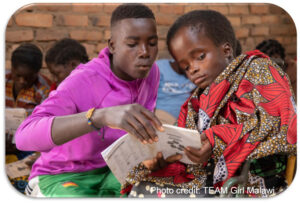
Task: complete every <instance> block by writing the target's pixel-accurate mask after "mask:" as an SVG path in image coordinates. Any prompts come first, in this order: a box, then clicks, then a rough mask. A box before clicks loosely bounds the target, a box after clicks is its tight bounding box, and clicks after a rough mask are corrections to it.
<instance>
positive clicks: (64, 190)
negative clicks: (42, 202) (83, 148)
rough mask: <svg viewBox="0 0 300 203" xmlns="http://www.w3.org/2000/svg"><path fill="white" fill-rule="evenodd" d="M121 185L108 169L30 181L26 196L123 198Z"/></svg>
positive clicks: (38, 178) (42, 177) (43, 176)
mask: <svg viewBox="0 0 300 203" xmlns="http://www.w3.org/2000/svg"><path fill="white" fill-rule="evenodd" d="M120 190H121V185H120V183H119V182H118V180H117V179H116V178H115V176H114V175H113V174H112V172H111V171H110V170H109V168H108V167H104V168H100V169H96V170H92V171H87V172H81V173H64V174H58V175H41V176H38V177H35V178H34V179H32V180H30V181H29V183H28V186H27V188H26V194H27V195H29V196H37V197H41V196H44V197H121V194H120Z"/></svg>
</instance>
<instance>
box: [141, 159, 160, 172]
mask: <svg viewBox="0 0 300 203" xmlns="http://www.w3.org/2000/svg"><path fill="white" fill-rule="evenodd" d="M142 163H143V164H144V166H145V167H146V168H148V169H149V170H153V169H154V168H155V167H156V165H157V159H156V158H153V159H150V160H145V161H143V162H142Z"/></svg>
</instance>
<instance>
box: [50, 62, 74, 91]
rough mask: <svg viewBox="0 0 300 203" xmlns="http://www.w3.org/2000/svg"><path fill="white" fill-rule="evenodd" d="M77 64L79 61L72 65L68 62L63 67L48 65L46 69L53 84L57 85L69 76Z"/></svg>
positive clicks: (60, 65)
mask: <svg viewBox="0 0 300 203" xmlns="http://www.w3.org/2000/svg"><path fill="white" fill-rule="evenodd" d="M79 63H80V62H79V61H74V64H73V62H72V63H71V62H70V63H67V64H65V65H62V64H54V63H48V64H47V67H48V69H49V71H50V73H51V74H52V75H53V79H54V82H55V83H56V84H57V85H59V84H60V83H61V82H62V81H63V80H64V79H65V78H66V77H67V76H68V75H70V73H71V72H72V71H73V70H74V68H75V67H76V66H77V65H78V64H79Z"/></svg>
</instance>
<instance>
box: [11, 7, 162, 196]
mask: <svg viewBox="0 0 300 203" xmlns="http://www.w3.org/2000/svg"><path fill="white" fill-rule="evenodd" d="M157 41H158V37H157V32H156V23H155V17H154V15H153V13H152V11H151V10H150V9H149V8H148V7H146V6H144V5H141V4H124V5H121V6H119V7H117V8H116V9H115V11H114V12H113V14H112V17H111V38H110V39H109V41H108V48H105V49H103V50H102V51H101V52H100V54H99V56H98V58H94V59H93V60H91V61H90V62H88V63H86V64H80V65H79V66H78V67H77V68H76V69H75V70H74V71H72V72H71V74H70V75H69V76H68V77H67V78H66V79H65V80H64V81H63V82H62V83H61V84H60V85H59V86H58V88H57V90H55V91H52V92H51V94H50V96H49V98H48V99H47V100H45V101H44V102H43V103H42V104H41V105H39V106H37V107H36V108H35V110H34V112H33V113H32V115H31V116H30V117H29V118H28V119H27V120H25V121H24V122H23V123H22V124H21V125H20V127H19V129H18V131H17V133H16V144H17V147H18V148H19V149H20V150H31V151H40V152H41V157H40V158H39V159H38V160H37V161H36V162H35V163H34V165H33V168H32V171H31V175H30V178H29V179H30V182H29V184H28V186H27V188H26V193H27V194H28V195H31V196H47V197H84V196H89V197H95V196H101V197H112V196H120V184H119V182H118V181H117V180H116V179H115V177H114V176H113V175H112V173H111V172H110V170H109V169H108V167H107V166H106V163H105V161H104V160H103V158H102V156H101V152H102V151H103V150H104V149H105V148H107V147H108V146H109V145H110V144H112V143H113V142H114V141H115V140H116V139H118V138H119V137H121V136H122V135H124V134H126V132H129V133H131V134H133V135H134V136H136V137H137V138H138V139H139V140H140V141H141V142H143V143H148V142H150V143H152V142H155V141H157V135H156V133H155V129H158V130H163V129H162V124H161V123H160V121H159V120H158V119H157V118H156V117H155V115H154V114H153V113H152V112H153V110H154V107H155V104H156V97H157V90H158V85H159V70H158V67H157V66H156V65H155V64H154V60H155V58H156V56H157V51H158V48H157Z"/></svg>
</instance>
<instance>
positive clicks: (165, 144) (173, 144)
mask: <svg viewBox="0 0 300 203" xmlns="http://www.w3.org/2000/svg"><path fill="white" fill-rule="evenodd" d="M163 127H164V129H165V131H164V132H160V131H157V135H158V139H159V140H158V142H154V143H153V144H142V143H141V142H140V141H139V140H138V139H137V138H136V137H134V136H133V135H130V134H126V135H124V136H122V137H121V138H119V139H118V140H116V141H115V142H114V143H113V144H111V145H110V146H109V147H108V148H106V149H105V150H104V151H103V152H102V153H101V154H102V156H103V158H104V160H105V161H106V163H107V165H108V167H109V168H110V170H111V171H112V172H113V174H114V175H115V176H116V178H117V179H118V181H119V182H120V183H121V184H123V183H124V182H125V178H126V177H127V175H128V173H129V172H130V170H132V169H133V167H135V166H136V165H138V164H139V163H140V162H142V161H145V160H148V159H152V158H154V157H155V156H156V155H157V152H162V154H163V156H164V158H167V157H168V156H171V155H174V154H182V155H183V157H182V159H181V160H180V161H181V162H183V163H187V164H192V163H193V162H191V161H190V160H189V159H188V157H187V156H186V155H185V154H184V148H185V147H187V146H191V147H195V148H200V147H201V140H200V134H199V132H198V131H197V130H190V129H185V128H180V127H176V126H172V125H167V124H164V125H163Z"/></svg>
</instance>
